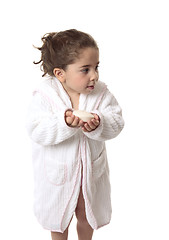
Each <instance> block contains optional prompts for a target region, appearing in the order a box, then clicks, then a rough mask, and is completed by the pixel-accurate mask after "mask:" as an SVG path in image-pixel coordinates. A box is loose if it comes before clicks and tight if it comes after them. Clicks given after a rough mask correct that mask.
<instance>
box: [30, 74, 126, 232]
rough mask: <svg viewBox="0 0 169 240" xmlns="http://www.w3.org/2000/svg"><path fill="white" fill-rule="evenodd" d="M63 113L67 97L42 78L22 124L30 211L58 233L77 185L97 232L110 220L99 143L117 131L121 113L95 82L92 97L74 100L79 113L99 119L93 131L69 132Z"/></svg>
mask: <svg viewBox="0 0 169 240" xmlns="http://www.w3.org/2000/svg"><path fill="white" fill-rule="evenodd" d="M67 109H72V105H71V101H70V98H69V96H68V95H67V93H66V92H65V90H64V89H63V87H62V85H61V83H60V82H59V81H58V80H57V79H56V78H50V79H46V80H45V81H44V82H43V83H42V84H41V85H40V86H39V87H38V89H36V91H35V92H34V96H33V99H32V103H31V104H30V108H29V111H28V121H27V130H28V133H29V135H30V137H31V139H32V145H33V166H34V180H35V191H34V193H35V202H34V212H35V215H36V217H37V219H38V221H39V222H40V224H41V225H42V226H43V227H44V228H46V229H49V230H50V231H57V232H64V230H65V229H66V228H67V226H68V224H69V222H70V220H71V218H72V215H73V214H74V212H75V208H76V205H77V200H78V196H79V191H80V186H81V182H82V191H83V196H84V200H85V209H86V216H87V220H88V222H89V224H90V225H91V227H92V228H93V229H98V228H99V227H101V226H103V225H106V224H108V223H109V222H110V219H111V199H110V182H109V168H108V162H107V156H106V148H105V140H108V139H111V138H114V137H116V136H117V135H118V134H119V133H120V131H121V130H122V128H123V125H124V122H123V119H122V115H121V108H120V107H119V105H118V103H117V101H116V99H115V98H114V96H113V95H112V94H111V93H110V92H109V90H108V89H107V87H106V85H105V84H104V83H102V82H98V83H97V84H96V86H95V89H94V91H93V92H91V93H90V94H89V95H85V94H80V99H79V110H85V111H88V112H93V113H96V114H97V115H98V116H99V117H100V125H99V126H98V127H97V128H96V129H95V130H94V131H92V132H87V133H86V132H83V131H82V130H81V128H72V127H69V126H68V125H67V124H66V122H65V111H66V110H67ZM110 158H111V157H110ZM81 170H83V174H81Z"/></svg>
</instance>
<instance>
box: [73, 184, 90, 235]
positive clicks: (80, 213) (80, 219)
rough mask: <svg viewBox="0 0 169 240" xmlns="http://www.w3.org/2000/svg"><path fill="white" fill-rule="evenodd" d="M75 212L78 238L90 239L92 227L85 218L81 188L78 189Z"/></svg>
mask: <svg viewBox="0 0 169 240" xmlns="http://www.w3.org/2000/svg"><path fill="white" fill-rule="evenodd" d="M75 213H76V217H77V233H78V239H79V240H91V239H92V235H93V229H92V228H91V226H90V225H89V223H88V221H87V219H86V213H85V203H84V198H83V193H82V188H81V189H80V194H79V199H78V203H77V207H76V210H75Z"/></svg>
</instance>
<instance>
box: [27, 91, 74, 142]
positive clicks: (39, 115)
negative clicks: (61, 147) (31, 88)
mask: <svg viewBox="0 0 169 240" xmlns="http://www.w3.org/2000/svg"><path fill="white" fill-rule="evenodd" d="M66 110H68V108H67V107H66V106H65V108H64V107H62V110H61V109H59V110H58V111H57V112H53V111H52V107H51V104H50V103H49V102H48V101H46V100H45V99H44V98H43V97H42V96H41V95H40V94H39V93H36V94H35V95H34V96H33V99H32V102H31V104H30V106H29V109H28V116H27V120H26V128H27V131H28V134H29V136H30V138H31V139H32V140H33V141H34V142H36V143H38V144H41V145H55V144H59V143H60V142H63V141H65V140H67V139H68V138H70V137H72V136H73V135H75V134H76V132H77V131H78V129H77V128H71V127H69V126H68V125H67V124H66V122H65V112H66Z"/></svg>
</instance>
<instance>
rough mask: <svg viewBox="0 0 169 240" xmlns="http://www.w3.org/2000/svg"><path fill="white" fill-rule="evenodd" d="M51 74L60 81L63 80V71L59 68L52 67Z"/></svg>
mask: <svg viewBox="0 0 169 240" xmlns="http://www.w3.org/2000/svg"><path fill="white" fill-rule="evenodd" d="M53 74H54V75H55V77H56V78H57V79H58V80H59V81H60V82H65V71H64V70H63V69H61V68H54V69H53Z"/></svg>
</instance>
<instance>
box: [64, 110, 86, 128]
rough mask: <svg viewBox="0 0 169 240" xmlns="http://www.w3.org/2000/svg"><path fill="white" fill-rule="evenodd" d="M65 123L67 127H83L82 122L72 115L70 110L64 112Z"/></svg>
mask: <svg viewBox="0 0 169 240" xmlns="http://www.w3.org/2000/svg"><path fill="white" fill-rule="evenodd" d="M65 121H66V123H67V125H68V126H69V127H81V126H83V125H84V122H83V121H82V120H80V119H79V118H78V117H76V116H75V115H73V112H72V111H71V110H67V111H66V112H65Z"/></svg>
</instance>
